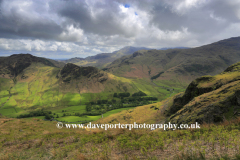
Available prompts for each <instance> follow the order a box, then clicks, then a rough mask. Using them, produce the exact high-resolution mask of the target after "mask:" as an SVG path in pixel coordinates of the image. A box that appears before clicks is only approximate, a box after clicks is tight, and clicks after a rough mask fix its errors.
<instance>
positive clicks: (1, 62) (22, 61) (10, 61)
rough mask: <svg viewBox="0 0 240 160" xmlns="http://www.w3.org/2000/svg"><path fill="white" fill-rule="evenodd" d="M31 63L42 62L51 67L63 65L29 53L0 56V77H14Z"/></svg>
mask: <svg viewBox="0 0 240 160" xmlns="http://www.w3.org/2000/svg"><path fill="white" fill-rule="evenodd" d="M32 63H42V64H44V65H46V66H51V67H58V68H59V67H63V66H64V63H63V62H57V61H54V60H51V59H46V58H41V57H35V56H32V55H31V54H13V55H11V56H9V57H0V77H3V78H4V77H5V78H14V77H16V76H17V75H18V74H20V73H21V72H22V71H23V70H24V69H26V68H27V67H29V66H30V65H31V64H32Z"/></svg>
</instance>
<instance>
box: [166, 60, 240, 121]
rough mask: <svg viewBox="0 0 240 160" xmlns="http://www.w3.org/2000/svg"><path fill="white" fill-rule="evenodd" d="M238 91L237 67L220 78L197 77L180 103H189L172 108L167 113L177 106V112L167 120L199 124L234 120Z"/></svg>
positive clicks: (238, 66) (229, 69)
mask: <svg viewBox="0 0 240 160" xmlns="http://www.w3.org/2000/svg"><path fill="white" fill-rule="evenodd" d="M239 90H240V63H236V64H234V65H232V66H230V67H228V68H227V69H226V70H225V71H224V72H222V73H221V74H219V75H216V76H203V77H200V78H198V79H196V80H195V81H193V82H192V83H191V84H190V85H189V87H188V88H187V90H186V92H185V94H184V95H183V96H182V100H181V101H182V102H183V101H185V99H188V101H187V104H185V105H180V106H179V105H172V106H171V107H170V108H169V109H168V110H169V112H171V110H173V108H174V107H176V106H179V108H180V109H179V110H178V111H177V112H176V113H175V114H173V115H172V116H171V117H170V120H171V121H172V122H177V123H191V122H195V121H199V122H201V123H202V122H219V121H222V120H224V119H231V118H234V117H236V116H238V115H239V113H240V108H239ZM179 102H180V101H179ZM177 103H178V101H176V104H177ZM178 104H179V103H178ZM180 104H181V103H180Z"/></svg>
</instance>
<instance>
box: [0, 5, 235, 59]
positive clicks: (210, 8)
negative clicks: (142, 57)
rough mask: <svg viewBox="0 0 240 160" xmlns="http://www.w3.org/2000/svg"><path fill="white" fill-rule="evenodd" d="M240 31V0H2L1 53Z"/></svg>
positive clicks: (183, 39)
mask: <svg viewBox="0 0 240 160" xmlns="http://www.w3.org/2000/svg"><path fill="white" fill-rule="evenodd" d="M237 36H240V0H171V1H170V0H141V1H138V0H129V1H127V0H0V56H9V55H11V54H16V53H30V54H33V55H36V56H40V57H48V58H55V59H60V58H71V57H87V56H91V55H95V54H98V53H110V52H113V51H115V50H118V49H121V48H123V47H124V46H135V47H149V48H156V49H159V48H163V47H179V46H183V47H196V46H201V45H205V44H208V43H212V42H215V41H218V40H221V39H226V38H230V37H237Z"/></svg>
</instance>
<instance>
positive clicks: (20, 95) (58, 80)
mask: <svg viewBox="0 0 240 160" xmlns="http://www.w3.org/2000/svg"><path fill="white" fill-rule="evenodd" d="M3 59H5V60H2V61H3V62H4V63H1V71H2V72H1V73H2V77H0V114H2V115H5V116H10V117H16V116H19V115H22V114H27V113H29V112H31V111H35V110H39V109H45V110H51V111H52V112H53V113H56V114H59V116H63V114H68V115H71V116H74V115H75V114H82V113H85V112H86V105H87V104H88V103H90V102H91V103H94V104H95V105H94V107H92V108H94V109H93V111H94V113H95V114H97V113H98V115H99V114H100V112H102V111H104V113H105V112H107V111H109V110H112V109H109V108H108V106H109V105H108V104H112V103H113V101H114V103H116V104H120V103H121V99H120V97H118V98H117V97H113V94H114V93H129V94H133V93H136V92H138V91H144V92H145V93H146V94H147V95H148V96H161V94H160V93H159V92H158V90H157V88H156V87H154V86H152V85H150V84H148V83H146V82H144V81H139V80H130V79H126V78H123V77H117V76H114V75H112V74H110V73H107V72H104V71H102V70H100V69H97V68H95V67H79V66H77V65H75V64H71V63H68V64H66V65H65V66H64V67H63V68H58V67H57V66H56V65H55V63H56V64H58V63H57V62H54V61H48V60H47V59H43V58H39V57H35V56H32V55H30V54H27V55H25V54H19V55H13V56H9V57H5V58H3ZM60 64H61V63H60ZM169 93H170V92H169ZM164 94H165V93H164ZM167 94H168V93H166V96H167ZM162 98H164V97H162ZM102 100H103V104H102V105H100V104H101V103H100V102H98V101H102ZM99 103H100V104H99ZM139 103H140V102H139ZM121 104H122V103H121ZM137 105H140V104H137ZM134 106H136V104H134ZM99 107H101V108H99ZM119 107H120V106H116V107H115V108H114V109H118V108H119ZM121 107H122V108H128V107H132V105H124V107H123V106H121ZM63 109H64V111H65V112H66V113H65V112H64V113H63V112H62V110H63ZM119 111H120V110H119ZM89 114H90V113H89ZM71 116H70V117H69V118H72V117H71ZM75 118H77V119H78V120H79V119H80V120H81V119H84V120H88V119H90V120H91V118H95V117H86V116H85V117H75ZM99 118H100V116H99Z"/></svg>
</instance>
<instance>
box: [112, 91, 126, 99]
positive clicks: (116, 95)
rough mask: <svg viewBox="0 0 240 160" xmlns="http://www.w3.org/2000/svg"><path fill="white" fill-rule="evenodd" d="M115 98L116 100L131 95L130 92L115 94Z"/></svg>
mask: <svg viewBox="0 0 240 160" xmlns="http://www.w3.org/2000/svg"><path fill="white" fill-rule="evenodd" d="M113 97H116V98H124V97H130V93H129V92H124V93H114V94H113Z"/></svg>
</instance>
